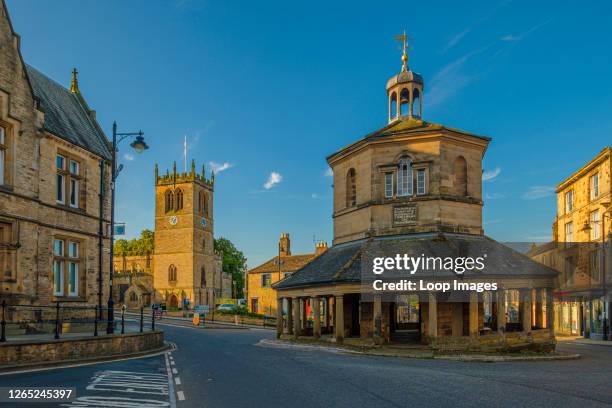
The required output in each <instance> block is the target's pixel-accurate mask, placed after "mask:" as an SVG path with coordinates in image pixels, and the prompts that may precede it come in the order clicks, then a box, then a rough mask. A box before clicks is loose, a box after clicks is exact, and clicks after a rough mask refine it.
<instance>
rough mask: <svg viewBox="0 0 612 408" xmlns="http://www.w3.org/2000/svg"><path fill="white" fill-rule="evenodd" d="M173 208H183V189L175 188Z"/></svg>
mask: <svg viewBox="0 0 612 408" xmlns="http://www.w3.org/2000/svg"><path fill="white" fill-rule="evenodd" d="M174 201H175V203H174V209H175V211H179V210H182V209H183V190H181V189H180V188H177V189H176V191H175V192H174Z"/></svg>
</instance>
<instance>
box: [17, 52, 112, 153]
mask: <svg viewBox="0 0 612 408" xmlns="http://www.w3.org/2000/svg"><path fill="white" fill-rule="evenodd" d="M26 70H27V73H28V77H29V78H30V82H31V84H32V89H33V92H34V96H35V97H36V98H37V99H38V100H39V102H40V107H41V109H42V110H43V111H44V113H45V123H44V127H45V130H47V131H48V132H49V133H52V134H53V135H55V136H57V137H60V138H62V139H64V140H66V141H68V142H70V143H72V144H75V145H77V146H79V147H81V148H83V149H85V150H87V151H89V152H91V153H94V154H96V155H98V156H100V157H102V158H104V159H106V160H111V154H110V149H109V146H108V139H107V138H106V136H105V135H104V133H103V132H102V131H101V130H100V128H99V127H98V125H97V123H95V121H94V120H93V119H92V118H91V117H90V115H89V112H88V110H87V108H86V106H84V104H83V102H82V101H81V100H80V98H82V97H80V96H78V95H75V94H73V93H71V92H70V91H69V90H68V89H66V88H64V87H63V86H62V85H60V84H58V83H57V82H55V81H54V80H52V79H51V78H49V77H47V76H46V75H44V74H43V73H41V72H40V71H38V70H37V69H35V68H33V67H32V66H30V65H27V64H26Z"/></svg>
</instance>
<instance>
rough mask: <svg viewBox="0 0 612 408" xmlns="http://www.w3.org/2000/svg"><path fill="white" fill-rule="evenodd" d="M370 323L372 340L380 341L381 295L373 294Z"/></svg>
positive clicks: (377, 342) (378, 342)
mask: <svg viewBox="0 0 612 408" xmlns="http://www.w3.org/2000/svg"><path fill="white" fill-rule="evenodd" d="M372 312H373V313H372V323H373V324H374V330H373V333H374V342H375V343H376V344H380V343H382V300H381V295H374V305H373V311H372Z"/></svg>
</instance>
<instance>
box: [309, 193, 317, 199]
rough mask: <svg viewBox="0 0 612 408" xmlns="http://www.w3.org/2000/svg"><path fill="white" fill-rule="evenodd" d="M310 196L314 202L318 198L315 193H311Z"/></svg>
mask: <svg viewBox="0 0 612 408" xmlns="http://www.w3.org/2000/svg"><path fill="white" fill-rule="evenodd" d="M310 196H311V197H312V198H314V199H315V200H316V199H317V198H319V195H318V194H317V193H312V194H311V195H310Z"/></svg>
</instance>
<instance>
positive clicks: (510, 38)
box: [501, 19, 552, 42]
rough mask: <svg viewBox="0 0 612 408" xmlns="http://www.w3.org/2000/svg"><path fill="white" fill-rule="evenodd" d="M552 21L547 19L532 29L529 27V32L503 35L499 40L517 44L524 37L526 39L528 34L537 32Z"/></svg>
mask: <svg viewBox="0 0 612 408" xmlns="http://www.w3.org/2000/svg"><path fill="white" fill-rule="evenodd" d="M551 20H552V19H548V20H546V21H544V22H542V23H540V24H537V25H535V26H533V27H531V28H530V29H529V30H527V31H525V32H523V33H521V34H516V35H514V34H507V35H504V36H503V37H502V38H501V40H502V41H506V42H517V41H521V40H522V39H524V38H525V37H527V36H528V35H529V34H531V33H533V32H534V31H536V30H538V29H539V28H541V27H543V26H545V25H546V24H548V23H550V22H551Z"/></svg>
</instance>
